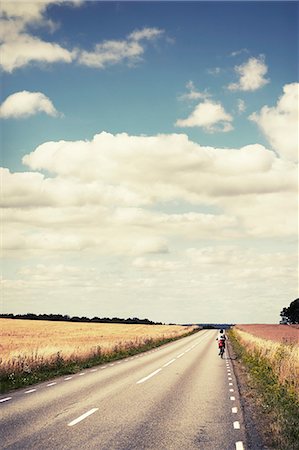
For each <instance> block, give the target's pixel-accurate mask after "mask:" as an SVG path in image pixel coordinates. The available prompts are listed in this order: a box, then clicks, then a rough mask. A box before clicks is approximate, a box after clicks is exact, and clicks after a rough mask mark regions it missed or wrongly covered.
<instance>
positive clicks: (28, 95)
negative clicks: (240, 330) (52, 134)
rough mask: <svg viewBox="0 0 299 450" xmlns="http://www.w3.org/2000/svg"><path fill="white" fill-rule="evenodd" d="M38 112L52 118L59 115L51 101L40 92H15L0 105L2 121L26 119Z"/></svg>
mask: <svg viewBox="0 0 299 450" xmlns="http://www.w3.org/2000/svg"><path fill="white" fill-rule="evenodd" d="M40 112H44V113H46V114H48V115H49V116H53V117H57V116H58V115H59V113H58V111H57V110H56V109H55V107H54V105H53V103H52V102H51V100H50V99H49V98H48V97H47V96H46V95H45V94H43V93H42V92H28V91H22V92H15V93H14V94H11V95H10V96H9V97H7V98H6V99H5V100H4V102H3V103H2V105H0V117H1V118H3V119H8V118H22V117H28V116H32V115H34V114H37V113H40Z"/></svg>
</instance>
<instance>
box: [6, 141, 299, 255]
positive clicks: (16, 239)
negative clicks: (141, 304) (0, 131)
mask: <svg viewBox="0 0 299 450" xmlns="http://www.w3.org/2000/svg"><path fill="white" fill-rule="evenodd" d="M23 161H24V163H25V164H26V165H27V166H29V168H30V170H31V171H28V172H21V173H11V172H9V170H8V169H3V170H2V172H1V179H2V184H3V192H2V206H3V207H4V208H5V209H4V213H3V214H4V215H3V217H4V224H3V227H4V228H3V230H4V231H3V232H4V236H5V239H4V243H3V248H4V249H7V251H8V252H16V251H21V252H24V254H30V252H33V253H34V252H39V253H42V254H48V253H51V252H54V253H55V252H57V251H59V252H69V251H71V252H78V251H82V252H89V253H95V254H96V253H99V254H105V255H107V254H110V255H131V256H138V255H145V254H158V253H159V254H168V253H169V252H171V251H172V250H173V245H174V246H176V244H175V243H176V242H181V243H183V242H184V243H185V244H184V245H186V242H189V241H190V240H192V241H196V242H199V241H201V240H202V239H204V240H206V239H213V240H214V241H215V240H219V241H223V240H230V239H232V238H234V239H235V238H238V239H241V238H242V237H243V238H244V237H255V238H260V237H267V238H268V237H271V236H272V237H275V236H292V235H295V234H296V233H297V224H296V217H295V216H296V214H295V212H296V206H295V202H296V196H297V181H296V173H297V172H296V166H295V165H294V164H292V163H290V162H287V161H283V160H280V159H279V158H277V157H276V156H275V154H274V153H273V152H272V151H269V150H267V149H266V148H264V147H263V146H261V145H257V144H256V145H250V146H245V147H243V148H241V149H221V148H213V147H202V146H200V145H199V144H196V143H195V142H192V141H190V140H189V139H188V137H187V136H186V135H183V134H174V135H158V136H147V137H146V136H129V135H127V134H125V133H122V134H118V135H112V134H109V133H101V134H99V135H96V136H94V138H93V139H92V140H91V141H76V142H67V141H59V142H47V143H44V144H42V145H40V146H38V147H37V148H36V149H35V151H33V152H32V153H30V154H28V155H26V156H25V157H24V159H23ZM34 171H35V172H34ZM44 172H45V173H47V175H45V174H44ZM48 173H50V174H51V175H50V176H49V175H48ZM163 204H165V205H169V207H171V210H170V211H169V212H166V211H165V210H164V208H163V209H162V210H161V208H160V207H159V205H163ZM171 205H172V206H171ZM175 205H177V206H175ZM181 207H182V208H183V210H182V211H181V212H180V209H181ZM198 208H199V210H198ZM166 210H167V206H166ZM162 211H163V212H162Z"/></svg>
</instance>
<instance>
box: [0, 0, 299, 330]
mask: <svg viewBox="0 0 299 450" xmlns="http://www.w3.org/2000/svg"><path fill="white" fill-rule="evenodd" d="M1 12H2V17H1V25H2V29H3V30H4V32H3V36H2V37H1V46H2V49H1V52H2V53H1V54H2V59H1V78H2V86H3V88H2V92H1V109H0V120H1V131H2V144H3V145H2V147H3V150H2V166H3V175H2V182H3V186H4V189H3V202H2V203H3V205H4V207H5V215H4V217H5V225H4V230H3V234H4V244H3V248H4V255H5V259H4V264H3V273H4V288H3V292H4V295H3V300H2V304H1V308H2V310H3V312H15V313H17V312H35V313H39V312H41V313H42V312H58V313H65V314H71V315H75V314H78V315H88V316H93V315H99V316H103V315H110V316H121V317H125V316H130V315H131V316H132V315H134V316H136V315H137V316H140V317H141V316H146V317H148V318H150V319H153V320H162V321H165V322H170V321H171V322H173V321H175V322H190V321H192V320H196V321H198V322H203V321H211V322H213V321H233V322H252V321H259V322H275V321H277V320H278V318H279V311H280V310H281V309H282V307H283V306H286V305H287V304H288V303H289V302H290V301H292V300H293V299H294V298H296V296H297V295H298V291H297V274H296V273H295V272H296V266H297V262H296V261H297V254H296V247H295V244H296V242H297V215H296V212H297V203H296V193H297V181H296V179H297V176H296V175H297V140H298V111H297V103H298V69H297V67H298V3H297V2H76V3H73V2H67V3H66V2H62V3H55V2H53V1H45V2H41V3H31V4H23V3H14V2H3V3H2V4H1ZM286 217H287V218H288V220H286ZM50 287H51V288H50ZM223 291H224V294H223ZM244 305H246V307H245V308H244Z"/></svg>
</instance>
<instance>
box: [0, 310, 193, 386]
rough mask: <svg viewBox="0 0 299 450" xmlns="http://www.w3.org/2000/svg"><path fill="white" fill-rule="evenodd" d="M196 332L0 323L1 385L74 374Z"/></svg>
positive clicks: (148, 327)
mask: <svg viewBox="0 0 299 450" xmlns="http://www.w3.org/2000/svg"><path fill="white" fill-rule="evenodd" d="M196 328H198V327H192V326H190V327H184V326H179V325H178V326H177V325H128V324H105V323H103V324H102V323H70V322H51V321H38V320H17V319H0V355H1V356H0V380H1V383H2V384H4V385H6V384H8V385H11V384H12V385H14V383H15V386H17V385H22V383H26V381H28V382H31V381H32V380H33V381H34V380H35V381H38V380H40V379H41V378H40V374H41V373H43V377H46V373H47V372H48V374H49V375H50V373H51V374H52V375H53V371H54V372H55V371H56V372H57V374H59V373H66V372H74V371H76V370H80V368H82V367H86V365H93V364H100V363H102V362H105V361H108V360H111V359H117V358H121V357H125V356H128V355H130V354H135V353H138V352H140V351H143V350H147V349H149V348H152V347H154V346H156V345H159V344H162V343H164V342H167V341H168V340H172V339H176V338H178V337H180V336H183V335H185V334H188V333H190V332H192V331H193V330H194V329H196ZM56 372H55V374H56ZM33 381H32V382H33Z"/></svg>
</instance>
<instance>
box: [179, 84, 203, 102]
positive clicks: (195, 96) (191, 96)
mask: <svg viewBox="0 0 299 450" xmlns="http://www.w3.org/2000/svg"><path fill="white" fill-rule="evenodd" d="M186 88H187V89H188V91H189V92H187V93H186V94H183V95H181V96H180V97H179V99H180V100H199V99H207V98H208V97H210V94H209V93H208V92H207V91H206V90H205V91H204V92H199V91H197V90H196V89H195V86H194V83H193V81H191V80H190V81H188V83H187V84H186Z"/></svg>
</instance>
